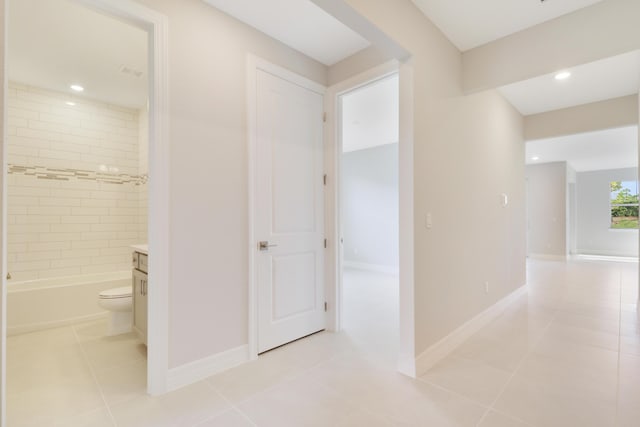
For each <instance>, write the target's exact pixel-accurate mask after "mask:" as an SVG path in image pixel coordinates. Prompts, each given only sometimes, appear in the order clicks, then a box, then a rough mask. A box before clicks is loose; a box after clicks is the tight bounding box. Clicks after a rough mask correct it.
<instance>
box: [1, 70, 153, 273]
mask: <svg viewBox="0 0 640 427" xmlns="http://www.w3.org/2000/svg"><path fill="white" fill-rule="evenodd" d="M73 98H75V99H73ZM7 99H8V136H9V139H8V147H7V154H8V158H7V161H8V164H9V168H8V226H7V227H8V254H7V256H8V271H9V272H10V273H11V276H12V279H11V282H17V281H23V280H36V279H41V278H49V277H61V276H72V275H79V274H91V273H101V272H106V271H117V270H127V269H128V268H130V256H131V250H130V248H129V245H131V244H135V243H141V242H145V241H146V239H147V170H146V169H147V167H146V164H147V162H146V153H147V148H146V146H147V131H146V125H147V123H148V121H147V114H146V111H143V110H136V109H129V108H123V107H118V106H114V105H108V104H104V103H100V102H95V101H87V100H85V99H83V98H80V97H77V96H76V97H73V96H70V95H67V94H62V93H57V92H52V91H48V90H44V89H39V88H34V87H30V86H25V85H22V84H18V83H13V82H12V83H10V84H9V90H8V94H7ZM68 102H73V103H75V105H68V104H67V103H68ZM143 157H145V158H143ZM11 282H10V283H11Z"/></svg>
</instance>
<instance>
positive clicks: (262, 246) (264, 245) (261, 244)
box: [258, 240, 278, 251]
mask: <svg viewBox="0 0 640 427" xmlns="http://www.w3.org/2000/svg"><path fill="white" fill-rule="evenodd" d="M274 246H278V245H273V244H272V245H270V244H269V242H268V241H266V240H263V241H261V242H258V249H259V250H261V251H268V250H269V248H272V247H274Z"/></svg>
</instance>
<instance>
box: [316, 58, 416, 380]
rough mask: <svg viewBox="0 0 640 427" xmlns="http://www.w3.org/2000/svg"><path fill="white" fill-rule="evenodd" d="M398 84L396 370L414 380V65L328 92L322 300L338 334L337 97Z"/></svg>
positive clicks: (373, 72) (393, 65)
mask: <svg viewBox="0 0 640 427" xmlns="http://www.w3.org/2000/svg"><path fill="white" fill-rule="evenodd" d="M396 73H397V74H398V75H399V81H400V91H399V92H400V93H399V96H400V121H399V124H400V129H399V131H400V132H399V144H398V151H399V159H398V163H399V176H398V179H399V183H398V186H399V189H398V190H399V219H400V230H399V240H400V242H399V243H400V262H399V270H400V281H399V282H400V285H399V297H400V298H399V308H400V310H399V312H400V319H399V320H400V321H399V329H400V343H399V353H398V370H399V371H400V372H402V373H404V374H406V375H409V376H412V377H415V376H416V368H415V350H414V349H415V334H414V330H415V324H414V319H415V316H414V273H413V271H414V270H413V266H414V247H413V233H414V221H413V216H414V214H413V67H412V66H411V64H410V61H409V62H403V63H400V62H398V61H396V60H392V61H389V62H387V63H384V64H381V65H379V66H377V67H374V68H372V69H370V70H367V71H365V72H363V73H361V74H358V75H356V76H354V77H351V78H349V79H347V80H345V81H343V82H340V83H338V84H336V85H334V86H331V87H330V88H329V89H328V93H327V96H326V98H325V100H326V101H325V110H326V112H327V117H328V119H327V128H328V129H331V130H332V131H331V132H326V133H325V150H326V151H325V152H326V159H327V161H326V170H327V174H328V176H329V179H328V182H327V191H326V202H325V205H326V220H325V221H326V224H327V225H326V230H327V235H328V236H330V238H329V245H328V253H327V261H326V264H327V267H326V281H327V290H326V298H327V302H328V304H329V310H328V316H329V317H328V322H327V326H328V329H329V330H333V331H341V330H342V309H343V308H342V253H341V252H342V245H341V244H340V237H341V236H340V232H341V229H342V227H341V209H340V194H339V193H340V186H339V182H340V173H341V152H342V141H341V138H340V134H341V129H340V119H339V115H340V114H341V111H340V96H341V95H344V94H346V93H349V92H351V91H353V90H355V89H358V88H360V87H363V86H366V85H368V84H371V83H373V82H375V81H377V80H380V79H383V78H385V77H387V76H389V75H392V74H396Z"/></svg>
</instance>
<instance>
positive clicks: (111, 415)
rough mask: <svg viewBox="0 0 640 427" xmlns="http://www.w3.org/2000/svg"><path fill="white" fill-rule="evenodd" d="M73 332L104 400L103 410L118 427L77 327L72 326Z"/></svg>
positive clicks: (115, 426)
mask: <svg viewBox="0 0 640 427" xmlns="http://www.w3.org/2000/svg"><path fill="white" fill-rule="evenodd" d="M71 330H72V331H73V336H74V337H75V338H76V342H77V343H78V345H79V346H80V352H81V353H82V357H83V359H84V362H85V364H86V365H87V367H88V368H89V372H90V373H91V378H93V381H94V383H95V385H96V387H97V388H98V391H99V392H100V398H101V399H102V402H103V403H104V408H103V409H106V410H107V413H108V414H109V419H110V420H111V423H112V424H113V426H114V427H117V425H118V424H117V423H116V419H115V417H114V416H113V413H112V412H111V407H110V406H109V403H108V402H107V397H106V396H105V394H104V390H103V389H102V386H101V385H100V382H99V381H98V377H97V375H96V372H95V370H94V368H93V366H91V363H90V362H89V356H88V355H87V352H86V350H85V348H84V347H83V346H82V343H81V342H80V337H79V336H78V332H77V330H76V327H75V325H72V326H71ZM96 409H97V408H96Z"/></svg>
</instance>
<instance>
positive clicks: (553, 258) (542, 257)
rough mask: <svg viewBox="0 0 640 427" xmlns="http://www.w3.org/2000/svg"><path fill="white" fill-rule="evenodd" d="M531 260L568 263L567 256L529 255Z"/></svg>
mask: <svg viewBox="0 0 640 427" xmlns="http://www.w3.org/2000/svg"><path fill="white" fill-rule="evenodd" d="M527 256H528V257H529V258H531V259H540V260H545V261H566V260H567V259H568V256H567V255H549V254H529V255H527Z"/></svg>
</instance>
